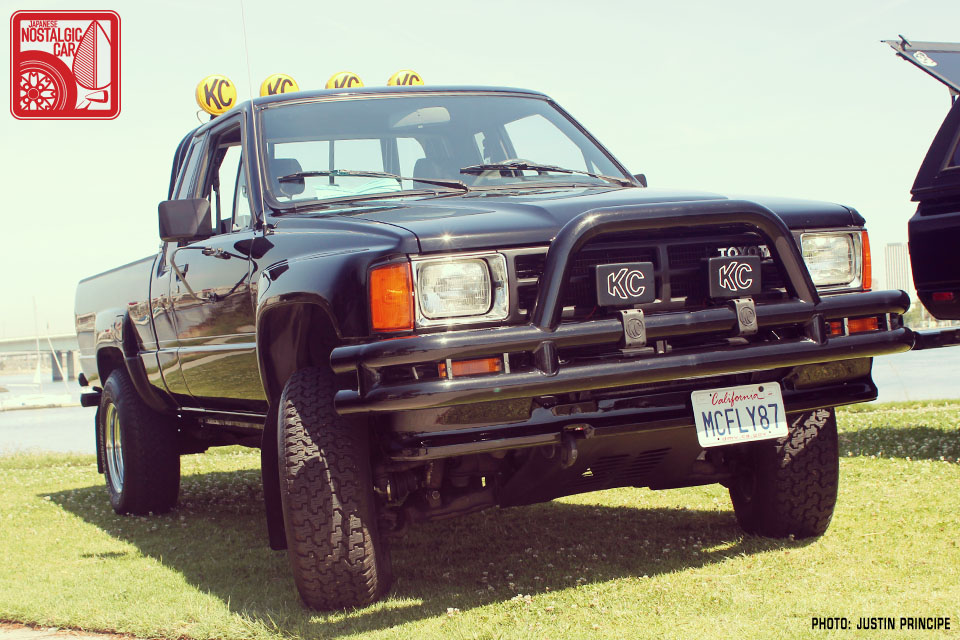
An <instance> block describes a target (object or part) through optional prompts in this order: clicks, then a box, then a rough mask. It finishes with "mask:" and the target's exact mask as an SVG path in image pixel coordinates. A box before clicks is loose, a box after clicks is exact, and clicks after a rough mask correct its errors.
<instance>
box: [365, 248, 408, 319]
mask: <svg viewBox="0 0 960 640" xmlns="http://www.w3.org/2000/svg"><path fill="white" fill-rule="evenodd" d="M370 324H371V326H372V327H373V330H374V331H410V330H412V329H413V277H412V275H411V273H410V263H409V262H397V263H393V264H387V265H383V266H380V267H376V268H374V269H372V270H371V271H370Z"/></svg>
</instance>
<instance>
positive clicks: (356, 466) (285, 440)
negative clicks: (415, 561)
mask: <svg viewBox="0 0 960 640" xmlns="http://www.w3.org/2000/svg"><path fill="white" fill-rule="evenodd" d="M335 392H336V386H335V385H334V376H333V373H332V372H331V371H329V370H327V369H320V368H311V369H303V370H300V371H298V372H296V373H294V374H293V376H291V377H290V380H289V381H288V382H287V384H286V386H285V387H284V390H283V395H282V397H281V399H280V411H279V417H278V419H279V425H278V437H279V442H278V445H279V446H278V449H279V451H278V454H279V466H280V497H281V503H282V505H283V522H284V527H285V529H286V534H287V552H288V554H289V556H290V563H291V566H292V569H293V576H294V580H295V581H296V584H297V590H298V591H299V592H300V597H301V598H302V599H303V602H304V603H305V604H306V605H307V606H308V607H311V608H314V609H327V610H329V609H343V608H347V607H358V606H363V605H366V604H370V603H371V602H373V601H375V600H377V599H378V598H379V597H380V596H382V595H383V594H384V593H386V591H387V590H388V589H389V588H390V582H391V575H390V557H389V550H388V548H387V545H386V542H385V541H384V540H383V538H382V537H381V536H380V533H379V529H378V526H377V505H376V498H375V496H374V492H373V480H372V476H371V470H370V467H371V465H370V455H371V454H370V444H369V443H370V438H369V431H368V427H367V425H366V424H364V423H360V422H357V421H354V420H348V419H346V418H343V417H341V416H340V415H338V414H337V412H336V411H335V410H334V408H333V396H334V393H335Z"/></svg>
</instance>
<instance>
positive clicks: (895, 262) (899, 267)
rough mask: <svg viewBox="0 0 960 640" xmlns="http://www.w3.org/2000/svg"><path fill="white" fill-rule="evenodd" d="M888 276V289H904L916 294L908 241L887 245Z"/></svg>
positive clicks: (911, 294)
mask: <svg viewBox="0 0 960 640" xmlns="http://www.w3.org/2000/svg"><path fill="white" fill-rule="evenodd" d="M884 253H885V256H884V257H885V258H886V267H887V269H886V271H887V273H886V276H887V278H886V279H887V283H886V287H887V289H902V290H903V291H906V292H907V293H909V294H910V296H911V297H914V296H915V293H914V290H913V273H912V272H911V271H910V252H909V251H908V250H907V243H906V242H893V243H890V244H888V245H887V246H886V249H885V252H884Z"/></svg>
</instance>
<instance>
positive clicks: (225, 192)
mask: <svg viewBox="0 0 960 640" xmlns="http://www.w3.org/2000/svg"><path fill="white" fill-rule="evenodd" d="M240 140H241V133H240V122H239V119H234V120H233V122H231V123H229V124H228V125H226V128H224V129H220V130H218V131H215V132H214V133H213V134H212V135H211V141H210V144H209V145H207V147H208V148H207V153H206V154H205V155H206V156H207V162H206V163H204V164H205V165H206V168H205V169H201V171H202V172H203V181H202V188H201V192H200V197H202V198H206V199H207V200H208V201H209V202H210V212H211V222H212V223H213V233H214V234H215V235H216V234H220V233H229V232H230V231H232V230H233V208H234V201H235V199H236V198H235V194H234V191H235V189H236V185H237V171H238V168H239V166H240V156H241V147H240Z"/></svg>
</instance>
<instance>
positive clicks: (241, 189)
mask: <svg viewBox="0 0 960 640" xmlns="http://www.w3.org/2000/svg"><path fill="white" fill-rule="evenodd" d="M243 169H244V167H243V160H241V161H240V166H239V167H238V168H237V179H236V182H235V185H236V187H235V189H234V191H233V230H234V231H239V230H240V229H246V228H247V227H249V226H250V218H251V217H252V216H251V213H250V195H249V194H248V193H247V174H246V172H245V171H244V170H243Z"/></svg>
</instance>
